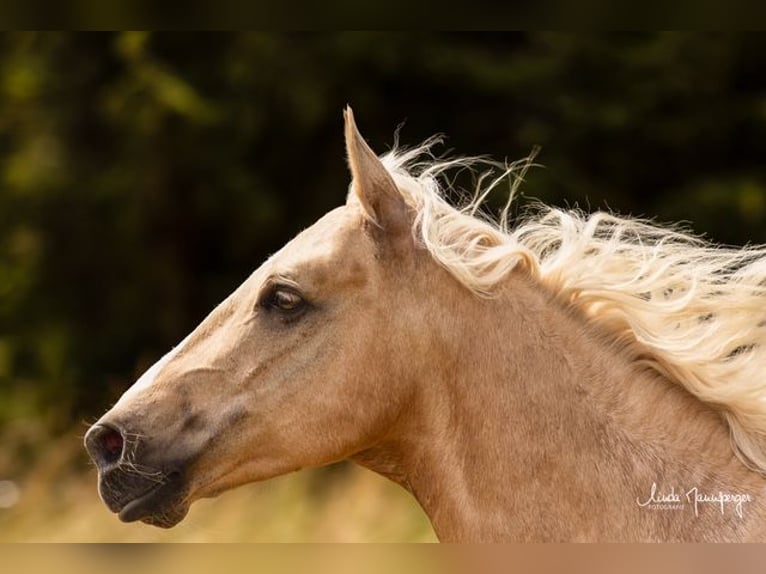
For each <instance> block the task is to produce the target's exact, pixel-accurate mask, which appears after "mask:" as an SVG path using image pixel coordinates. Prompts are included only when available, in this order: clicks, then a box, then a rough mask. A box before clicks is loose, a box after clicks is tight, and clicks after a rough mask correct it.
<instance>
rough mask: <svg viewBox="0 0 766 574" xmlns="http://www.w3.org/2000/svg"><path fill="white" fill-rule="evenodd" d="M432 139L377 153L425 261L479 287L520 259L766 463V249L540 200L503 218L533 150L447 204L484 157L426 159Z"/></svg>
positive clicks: (484, 292) (743, 452)
mask: <svg viewBox="0 0 766 574" xmlns="http://www.w3.org/2000/svg"><path fill="white" fill-rule="evenodd" d="M435 141H438V140H435V139H434V140H429V141H428V142H426V143H425V144H423V145H422V146H420V147H418V148H415V149H411V150H401V149H398V148H394V149H393V150H392V151H391V152H389V153H387V154H385V155H384V156H383V157H382V158H381V159H382V161H383V163H384V165H385V166H386V167H387V169H388V170H389V171H390V173H391V174H392V176H393V178H394V180H395V181H396V183H397V185H398V186H399V189H400V192H401V193H402V195H403V197H404V198H405V200H406V201H407V203H408V204H409V205H410V206H411V207H412V208H413V210H414V211H415V213H416V214H417V216H416V220H415V225H414V228H413V231H414V233H415V235H416V237H417V239H418V241H419V242H420V243H421V244H422V245H423V246H424V248H426V249H427V250H428V251H429V252H430V253H431V255H432V256H433V257H434V259H435V260H436V261H438V262H439V263H440V264H441V265H443V266H444V267H445V268H446V269H447V270H448V271H449V272H450V273H451V274H452V275H453V276H454V277H455V279H457V280H458V281H459V282H460V283H462V284H463V285H464V286H465V287H467V288H468V289H470V290H471V291H473V292H474V293H475V294H476V295H478V296H482V297H491V296H493V294H494V292H495V291H496V287H497V286H498V284H499V283H500V282H501V281H502V280H503V278H504V277H506V275H507V274H508V273H509V272H511V271H512V270H513V269H516V268H517V267H519V266H522V268H524V269H526V270H527V271H528V272H529V273H530V274H531V275H532V276H533V277H535V278H536V279H537V280H538V281H539V282H540V283H542V284H543V285H545V286H547V287H548V288H550V289H552V290H553V291H554V292H555V293H557V294H558V295H559V296H560V297H561V298H562V299H563V300H566V301H568V302H570V303H571V304H572V305H574V306H576V307H577V308H579V309H580V310H582V311H583V312H584V313H585V315H586V316H588V317H589V318H590V319H592V320H593V321H595V322H597V323H599V324H601V325H604V326H606V327H607V328H608V329H610V331H612V332H614V333H615V334H616V335H617V336H618V337H620V338H622V339H627V340H633V341H635V342H636V343H637V344H638V345H639V348H640V350H641V352H640V354H638V355H637V356H636V358H635V360H636V361H640V362H642V363H645V364H648V365H650V366H651V367H653V368H654V369H656V370H658V371H659V372H661V373H663V374H664V375H665V376H667V377H668V378H670V379H671V380H672V381H675V382H677V383H678V384H680V385H682V386H683V387H685V388H686V389H688V390H689V391H690V392H691V393H692V394H694V395H695V396H696V397H697V398H699V399H700V400H702V401H704V402H706V403H708V404H710V405H713V406H714V407H715V408H716V409H717V410H719V411H720V412H721V414H722V415H723V416H724V417H725V419H726V420H727V422H728V424H729V428H730V430H731V436H732V442H733V446H734V449H735V451H736V452H737V454H738V455H739V456H740V458H742V459H743V461H744V462H745V464H747V465H748V466H750V467H752V468H754V469H756V470H758V471H760V472H763V473H766V375H764V367H766V248H764V247H746V248H741V249H733V248H727V247H722V246H719V245H715V244H712V243H710V242H707V241H705V240H703V239H701V238H699V237H695V236H693V235H691V234H688V233H686V232H684V231H683V230H680V229H675V228H664V227H660V226H657V225H655V224H653V223H651V222H648V221H644V220H639V219H633V218H627V217H619V216H617V215H613V214H609V213H604V212H597V213H593V214H585V213H583V212H580V211H578V210H562V209H557V208H552V207H547V206H538V207H537V208H536V209H534V210H533V211H531V212H529V213H527V214H526V215H525V216H523V217H521V218H520V219H519V220H518V221H517V222H515V224H514V225H513V226H511V224H510V217H509V213H510V208H511V205H512V203H513V197H514V194H515V191H516V189H517V186H518V185H519V183H520V182H521V181H522V180H523V177H524V174H525V172H526V169H527V168H528V167H529V166H530V165H531V162H532V159H533V158H532V157H530V158H527V159H525V160H522V161H521V162H517V163H515V164H510V165H505V166H502V169H501V171H500V175H499V176H498V177H495V178H494V179H491V178H490V177H487V176H483V177H479V178H478V184H477V189H476V191H475V193H474V194H473V196H472V197H471V198H470V199H469V200H468V201H467V202H466V203H465V204H464V205H463V206H460V207H453V206H452V205H451V204H450V203H449V202H448V201H447V199H446V198H445V192H447V193H450V194H451V193H452V192H454V190H453V189H452V186H451V184H450V183H449V182H448V180H447V178H446V177H445V174H446V173H448V172H451V171H452V170H454V169H456V168H457V169H463V168H471V167H473V166H475V165H477V164H481V163H491V162H486V161H485V160H482V159H480V158H478V159H477V158H473V159H470V158H469V159H458V160H448V161H440V160H436V159H435V158H434V157H433V156H432V155H431V154H430V152H429V149H430V147H431V146H432V144H433V143H434V142H435ZM492 165H493V166H494V167H497V164H492ZM442 181H446V182H447V183H446V184H445V185H444V186H442V184H441V183H440V182H442ZM501 182H507V183H510V193H509V194H508V199H507V202H506V203H505V207H504V208H503V210H502V211H501V213H500V217H499V218H497V219H492V218H489V217H487V216H486V215H485V214H484V213H483V211H482V209H483V205H484V204H485V203H486V199H487V197H488V195H489V194H490V192H491V191H492V190H493V189H494V188H496V187H497V186H498V184H499V183H501Z"/></svg>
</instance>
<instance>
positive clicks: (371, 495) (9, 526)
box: [0, 431, 436, 542]
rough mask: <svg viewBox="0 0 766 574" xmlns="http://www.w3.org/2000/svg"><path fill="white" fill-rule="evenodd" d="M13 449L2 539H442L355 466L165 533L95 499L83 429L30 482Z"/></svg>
mask: <svg viewBox="0 0 766 574" xmlns="http://www.w3.org/2000/svg"><path fill="white" fill-rule="evenodd" d="M4 444H8V443H4ZM9 451H10V449H3V454H0V542H420V541H424V542H425V541H435V540H436V539H435V536H434V534H433V531H432V529H431V527H430V524H429V522H428V519H427V518H426V516H425V515H424V514H423V512H422V510H421V509H420V507H419V506H418V505H417V503H416V502H415V500H414V499H413V498H412V497H411V496H410V495H409V494H408V493H407V492H406V491H404V490H403V489H402V488H400V487H399V486H397V485H396V484H394V483H392V482H390V481H388V480H387V479H384V478H382V477H380V476H378V475H376V474H374V473H372V472H369V471H367V470H365V469H362V468H361V467H358V466H356V465H353V464H351V463H341V464H338V465H333V466H331V467H328V468H325V469H316V470H304V471H300V472H298V473H294V474H291V475H288V476H284V477H280V478H277V479H273V480H270V481H266V482H263V483H257V484H252V485H247V486H244V487H241V488H239V489H237V490H234V491H231V492H228V493H225V494H223V495H221V496H219V497H218V498H216V499H210V500H202V501H198V502H197V503H195V504H194V505H192V508H191V511H190V512H189V515H188V516H187V517H186V519H185V520H184V521H183V522H182V523H181V524H179V525H178V526H176V527H175V528H172V529H170V530H162V529H158V528H154V527H151V526H147V525H144V524H141V523H138V524H123V523H122V522H120V521H119V520H118V519H117V517H116V516H115V515H113V514H111V513H110V512H109V511H108V510H107V508H106V507H105V506H104V505H103V503H102V502H101V501H100V499H99V498H98V494H97V492H96V472H95V469H92V468H91V469H90V471H89V472H83V471H82V469H84V468H89V465H88V463H87V462H86V460H85V457H84V455H83V453H81V452H80V451H81V447H80V441H79V437H78V436H77V431H75V432H72V433H67V434H65V435H64V436H62V437H60V438H59V439H57V440H56V441H54V442H53V443H50V442H49V443H48V444H47V446H46V447H45V449H44V454H43V455H42V456H40V458H39V461H38V462H37V463H36V464H35V465H34V466H33V467H32V469H31V470H30V471H28V472H26V473H25V474H24V475H23V476H19V477H14V476H12V475H11V474H10V473H8V471H7V469H8V467H9V464H8V462H9V461H8V460H7V458H8V457H7V454H8V453H9ZM4 455H6V456H4ZM14 487H15V488H14ZM16 489H18V490H17V491H16ZM14 502H15V503H14ZM3 506H9V507H7V508H4V507H3Z"/></svg>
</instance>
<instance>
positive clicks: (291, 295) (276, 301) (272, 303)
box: [263, 285, 304, 313]
mask: <svg viewBox="0 0 766 574" xmlns="http://www.w3.org/2000/svg"><path fill="white" fill-rule="evenodd" d="M303 305H304V300H303V298H302V297H301V296H300V295H299V294H298V293H296V292H295V291H294V290H293V289H290V288H287V287H283V286H280V285H277V286H275V287H274V288H273V289H272V290H271V292H270V293H269V294H268V295H267V297H266V298H265V300H264V301H263V306H264V307H267V308H269V309H276V310H279V311H284V312H287V313H289V312H295V311H297V310H299V309H300V308H301V307H303Z"/></svg>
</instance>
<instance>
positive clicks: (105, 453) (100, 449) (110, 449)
mask: <svg viewBox="0 0 766 574" xmlns="http://www.w3.org/2000/svg"><path fill="white" fill-rule="evenodd" d="M85 448H86V449H87V451H88V454H90V457H91V458H92V459H93V462H95V463H96V465H98V466H99V467H104V466H110V465H113V464H116V463H117V462H119V461H120V458H122V451H123V450H124V448H125V439H124V438H123V437H122V433H120V432H119V431H118V430H117V429H115V428H114V427H111V426H107V425H103V424H99V425H96V426H94V427H92V428H91V429H90V430H89V431H88V433H87V434H86V435H85Z"/></svg>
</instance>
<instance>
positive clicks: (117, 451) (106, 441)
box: [101, 429, 123, 462]
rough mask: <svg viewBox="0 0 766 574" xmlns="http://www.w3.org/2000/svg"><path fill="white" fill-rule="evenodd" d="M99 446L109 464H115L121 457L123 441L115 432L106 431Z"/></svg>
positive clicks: (111, 430)
mask: <svg viewBox="0 0 766 574" xmlns="http://www.w3.org/2000/svg"><path fill="white" fill-rule="evenodd" d="M101 444H102V446H103V447H104V453H105V454H106V455H107V457H106V458H107V459H108V460H109V462H117V461H118V460H119V459H120V456H122V447H123V439H122V435H121V434H120V433H118V432H117V431H116V430H113V429H108V430H107V431H106V432H105V433H104V434H103V435H102V436H101Z"/></svg>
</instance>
